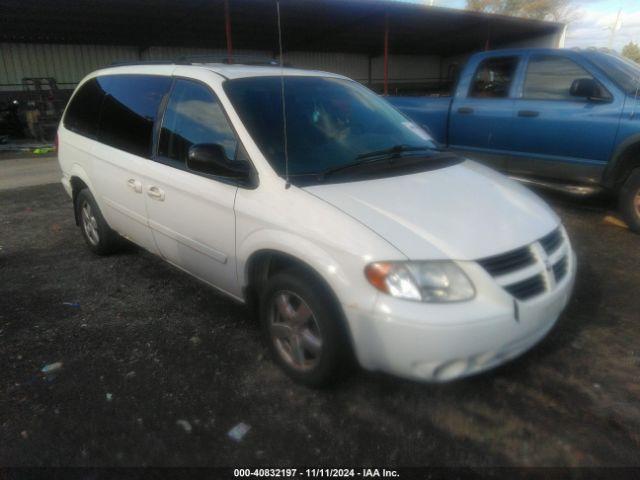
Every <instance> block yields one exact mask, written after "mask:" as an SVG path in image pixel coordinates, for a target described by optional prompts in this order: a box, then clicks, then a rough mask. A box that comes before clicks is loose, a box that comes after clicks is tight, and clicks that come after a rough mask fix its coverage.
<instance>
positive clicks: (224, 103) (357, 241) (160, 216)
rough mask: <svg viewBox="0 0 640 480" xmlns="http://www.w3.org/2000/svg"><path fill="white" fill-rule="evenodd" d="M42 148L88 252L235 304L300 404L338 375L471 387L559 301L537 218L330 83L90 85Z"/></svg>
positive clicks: (372, 102)
mask: <svg viewBox="0 0 640 480" xmlns="http://www.w3.org/2000/svg"><path fill="white" fill-rule="evenodd" d="M285 119H286V120H285ZM285 127H286V128H285ZM58 142H59V159H60V165H61V168H62V171H63V178H62V183H63V185H64V187H65V189H66V191H67V193H68V194H69V195H70V196H71V197H72V199H73V202H74V207H75V216H76V221H77V223H78V225H79V226H80V227H81V231H82V233H83V236H84V238H85V240H86V242H87V244H88V246H89V248H90V249H91V250H93V251H94V252H95V253H97V254H100V255H103V254H107V253H111V252H113V251H114V250H115V249H117V247H118V245H119V244H120V240H121V237H124V238H126V239H128V240H130V241H132V242H134V243H136V244H137V245H139V246H141V247H142V248H144V249H146V250H148V251H150V252H153V253H155V254H157V255H159V256H161V257H162V258H164V259H165V260H166V261H167V262H169V263H171V264H173V265H175V266H176V267H178V268H180V269H181V270H184V271H185V272H187V273H189V274H190V275H193V276H194V277H196V278H198V279H200V280H202V281H203V282H206V283H208V284H210V285H211V286H213V287H215V288H217V289H218V290H220V291H222V292H224V293H226V294H227V295H229V296H230V297H233V298H235V299H236V300H238V301H240V302H245V303H247V304H248V305H249V307H250V308H252V309H255V311H256V312H257V313H258V316H259V318H260V323H261V327H262V330H263V332H264V338H265V340H266V342H267V344H268V347H269V349H270V350H271V352H272V354H273V357H274V359H275V361H276V362H277V363H278V364H279V365H280V366H281V367H282V369H283V370H284V371H285V372H286V373H287V374H289V375H290V376H291V377H293V378H294V379H295V380H297V381H300V382H302V383H306V384H308V385H321V384H324V383H326V382H328V381H330V380H332V379H334V378H336V377H337V376H339V375H340V374H341V373H343V372H345V371H347V366H348V365H349V364H350V360H351V359H353V358H355V359H357V361H358V363H359V364H360V365H361V366H363V367H364V368H366V369H369V370H380V371H384V372H389V373H392V374H395V375H399V376H403V377H408V378H412V379H419V380H424V381H431V382H441V381H447V380H451V379H454V378H459V377H463V376H467V375H470V374H474V373H477V372H480V371H484V370H487V369H489V368H491V367H494V366H496V365H498V364H501V363H503V362H505V361H507V360H509V359H511V358H513V357H515V356H517V355H519V354H521V353H523V352H524V351H526V350H528V349H529V348H530V347H532V346H533V345H534V344H536V343H537V342H538V341H539V340H541V339H542V338H543V337H544V336H545V334H546V333H547V332H549V330H550V329H551V328H552V327H553V325H554V323H555V322H556V320H557V319H558V317H559V315H560V313H561V312H562V310H563V309H564V307H565V305H566V304H567V302H568V299H569V297H570V295H571V291H572V288H573V283H574V279H575V272H576V259H575V254H574V252H573V250H572V248H571V245H570V243H569V238H568V237H567V233H566V231H565V229H564V228H563V227H562V225H561V223H560V221H559V219H558V217H557V216H556V215H555V214H554V213H553V212H552V211H551V209H550V208H549V207H548V206H547V205H546V204H545V203H544V202H543V201H542V200H540V199H539V198H538V197H537V196H536V195H534V194H533V193H531V192H530V191H529V190H527V189H526V188H524V187H522V186H520V185H518V184H516V183H514V182H513V181H511V180H509V179H507V178H506V177H504V176H502V175H500V174H498V173H496V172H494V171H493V170H490V169H488V168H486V167H484V166H481V165H479V164H478V163H475V162H473V161H470V160H467V159H464V158H460V157H456V156H453V155H452V154H450V153H448V152H446V151H442V150H441V149H439V148H438V146H437V145H436V144H435V143H434V142H433V141H432V139H431V138H430V137H429V135H428V134H427V133H426V132H425V131H424V130H422V129H421V128H420V127H419V126H418V125H416V124H414V123H413V122H411V121H410V120H409V119H408V118H406V117H405V116H404V115H402V114H401V113H399V112H398V111H397V110H396V109H395V108H393V107H392V106H391V105H389V103H387V101H386V100H384V99H383V98H381V97H379V96H378V95H376V94H374V93H373V92H371V91H370V90H368V89H367V88H365V87H364V86H362V85H360V84H359V83H357V82H355V81H352V80H350V79H348V78H345V77H342V76H339V75H334V74H330V73H323V72H316V71H306V70H297V69H291V68H285V69H281V68H278V67H274V66H271V67H270V66H249V65H237V64H235V65H227V64H170V63H166V64H157V65H149V64H147V65H129V66H120V67H113V68H107V69H104V70H100V71H97V72H94V73H92V74H90V75H88V76H87V77H86V78H85V79H83V80H82V82H81V83H80V85H79V86H78V88H77V89H76V91H75V93H74V95H73V96H72V98H71V100H70V102H69V105H68V106H67V109H66V111H65V114H64V117H63V120H62V122H61V125H60V127H59V130H58Z"/></svg>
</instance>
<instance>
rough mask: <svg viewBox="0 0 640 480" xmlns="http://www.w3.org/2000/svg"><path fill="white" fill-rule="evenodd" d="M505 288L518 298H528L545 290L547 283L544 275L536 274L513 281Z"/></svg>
mask: <svg viewBox="0 0 640 480" xmlns="http://www.w3.org/2000/svg"><path fill="white" fill-rule="evenodd" d="M504 288H505V290H506V291H507V292H509V293H510V294H511V295H513V296H514V297H516V298H517V299H518V300H527V299H529V298H533V297H535V296H536V295H540V294H541V293H542V292H544V290H545V283H544V278H542V275H536V276H535V277H531V278H527V279H526V280H523V281H521V282H518V283H513V284H511V285H508V286H506V287H504Z"/></svg>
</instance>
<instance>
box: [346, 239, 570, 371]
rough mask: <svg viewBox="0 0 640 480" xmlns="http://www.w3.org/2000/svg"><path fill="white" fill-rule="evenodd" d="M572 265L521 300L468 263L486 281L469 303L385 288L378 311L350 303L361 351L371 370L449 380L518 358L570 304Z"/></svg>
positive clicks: (476, 281)
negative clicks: (395, 293) (402, 295)
mask: <svg viewBox="0 0 640 480" xmlns="http://www.w3.org/2000/svg"><path fill="white" fill-rule="evenodd" d="M568 261H569V265H568V272H567V274H566V275H565V277H564V278H563V279H562V280H561V281H560V282H558V283H557V284H556V285H554V288H553V289H552V290H550V291H547V292H545V293H544V294H542V295H540V296H538V297H536V298H533V299H531V300H527V301H517V302H516V301H515V300H514V298H513V297H512V296H511V295H509V294H508V293H507V292H506V291H504V290H503V289H502V288H500V287H497V285H496V284H495V282H494V281H493V279H491V278H490V277H489V276H488V275H486V274H485V273H484V272H482V271H480V268H479V267H478V268H477V269H476V270H475V271H474V270H473V268H471V271H470V270H469V269H467V273H468V274H470V275H471V276H473V277H476V278H472V280H473V281H474V284H475V285H476V286H477V287H479V288H478V292H479V293H478V295H477V296H476V298H475V299H474V300H472V301H470V302H463V303H458V304H443V305H437V304H425V303H419V302H409V301H406V300H399V299H396V298H393V297H390V296H388V295H383V294H380V295H379V297H378V300H377V302H376V305H375V307H374V309H373V312H363V311H360V310H358V309H356V308H348V307H347V308H346V309H345V310H346V314H347V318H348V321H349V325H350V329H351V333H352V337H353V343H354V347H355V351H356V355H357V357H358V360H359V362H360V364H361V365H362V366H363V367H364V368H367V369H369V370H380V371H384V372H387V373H391V374H394V375H398V376H402V377H406V378H411V379H416V380H423V381H430V382H444V381H448V380H453V379H455V378H460V377H464V376H468V375H473V374H476V373H479V372H482V371H484V370H487V369H490V368H492V367H495V366H497V365H500V364H502V363H505V362H506V361H508V360H510V359H512V358H515V357H517V356H518V355H520V354H522V353H524V352H525V351H527V350H529V349H530V348H531V347H533V346H534V345H535V344H536V343H538V342H539V341H540V340H541V339H542V338H544V336H545V335H546V334H547V333H548V332H549V331H550V330H551V328H552V327H553V326H554V324H555V323H556V321H557V319H558V317H559V316H560V314H561V313H562V311H563V310H564V308H565V307H566V305H567V303H568V301H569V298H570V296H571V292H572V290H573V285H574V282H575V276H576V258H575V253H574V252H573V251H572V250H570V249H569V248H568Z"/></svg>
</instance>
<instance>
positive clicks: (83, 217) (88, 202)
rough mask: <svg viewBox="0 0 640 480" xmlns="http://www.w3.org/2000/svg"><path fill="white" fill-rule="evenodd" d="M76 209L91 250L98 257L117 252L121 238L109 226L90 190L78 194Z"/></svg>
mask: <svg viewBox="0 0 640 480" xmlns="http://www.w3.org/2000/svg"><path fill="white" fill-rule="evenodd" d="M75 208H76V215H77V217H78V224H79V226H80V231H81V232H82V236H83V237H84V240H85V242H86V243H87V246H88V247H89V249H90V250H91V251H92V252H93V253H95V254H97V255H109V254H110V253H113V252H115V251H117V250H118V247H119V246H120V237H119V236H118V234H117V233H116V232H114V231H113V230H111V228H110V227H109V225H107V222H106V221H105V219H104V217H103V216H102V212H100V209H99V208H98V204H97V203H96V200H95V199H94V198H93V195H91V192H90V191H89V190H88V189H86V188H85V189H84V190H82V191H81V192H80V193H78V196H77V197H76V205H75Z"/></svg>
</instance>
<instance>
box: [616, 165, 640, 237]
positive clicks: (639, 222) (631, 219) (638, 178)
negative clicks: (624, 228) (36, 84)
mask: <svg viewBox="0 0 640 480" xmlns="http://www.w3.org/2000/svg"><path fill="white" fill-rule="evenodd" d="M620 211H621V212H622V216H623V217H624V220H625V222H627V225H629V229H631V230H632V231H634V232H636V233H640V168H636V169H635V170H634V171H633V172H631V175H629V178H628V179H627V181H626V182H625V183H624V185H623V187H622V190H621V191H620Z"/></svg>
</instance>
